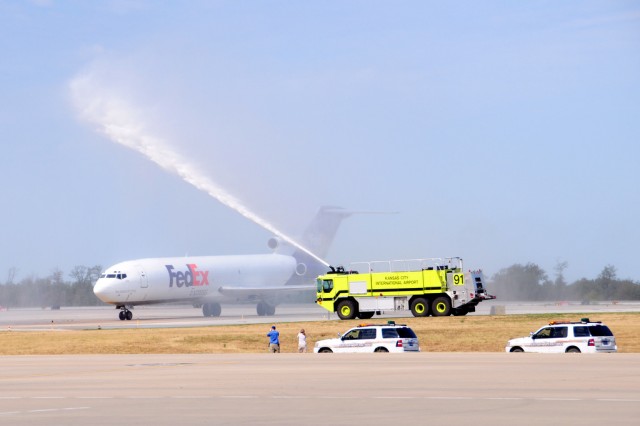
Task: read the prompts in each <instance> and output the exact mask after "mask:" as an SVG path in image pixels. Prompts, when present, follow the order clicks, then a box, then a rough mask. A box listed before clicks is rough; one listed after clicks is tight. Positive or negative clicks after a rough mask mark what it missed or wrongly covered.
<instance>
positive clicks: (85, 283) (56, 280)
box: [0, 265, 104, 308]
mask: <svg viewBox="0 0 640 426" xmlns="http://www.w3.org/2000/svg"><path fill="white" fill-rule="evenodd" d="M101 271H102V266H100V265H96V266H91V267H88V266H76V267H74V268H73V269H72V270H71V272H70V273H69V274H68V279H66V280H65V277H64V273H63V272H62V271H61V270H59V269H55V270H54V271H53V272H52V273H51V274H50V275H48V276H46V277H44V278H39V277H34V276H29V277H27V278H24V279H22V280H20V281H19V282H15V276H16V271H15V269H11V270H9V273H8V274H7V275H8V276H7V280H6V282H5V283H3V284H1V285H0V306H2V307H4V308H11V307H15V308H17V307H20V308H27V307H42V308H46V307H54V308H55V307H60V306H96V305H104V303H103V302H102V301H101V300H99V299H98V298H97V297H96V296H95V294H93V286H94V284H95V283H96V281H97V280H98V277H100V272H101Z"/></svg>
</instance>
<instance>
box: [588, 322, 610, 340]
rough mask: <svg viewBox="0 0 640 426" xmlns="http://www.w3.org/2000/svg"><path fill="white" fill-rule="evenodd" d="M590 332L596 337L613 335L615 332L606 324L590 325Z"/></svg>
mask: <svg viewBox="0 0 640 426" xmlns="http://www.w3.org/2000/svg"><path fill="white" fill-rule="evenodd" d="M589 332H590V333H591V335H592V336H594V337H601V336H613V333H612V332H611V330H609V327H607V326H606V325H590V326H589Z"/></svg>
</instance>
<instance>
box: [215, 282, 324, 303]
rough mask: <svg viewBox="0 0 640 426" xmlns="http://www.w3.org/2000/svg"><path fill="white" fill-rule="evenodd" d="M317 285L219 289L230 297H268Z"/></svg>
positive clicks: (308, 289) (309, 289) (312, 288)
mask: <svg viewBox="0 0 640 426" xmlns="http://www.w3.org/2000/svg"><path fill="white" fill-rule="evenodd" d="M315 289H316V286H315V285H287V286H278V287H254V288H251V287H220V288H219V289H218V291H219V292H220V293H221V294H223V295H225V296H228V297H237V298H242V299H249V300H251V299H266V298H272V297H277V296H282V295H285V294H288V293H299V292H301V291H315Z"/></svg>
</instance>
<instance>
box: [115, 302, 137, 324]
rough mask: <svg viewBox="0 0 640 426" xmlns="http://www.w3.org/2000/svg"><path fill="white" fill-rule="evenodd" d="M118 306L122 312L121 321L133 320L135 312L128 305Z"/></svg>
mask: <svg viewBox="0 0 640 426" xmlns="http://www.w3.org/2000/svg"><path fill="white" fill-rule="evenodd" d="M116 308H120V313H119V314H118V318H120V321H124V320H128V321H131V319H132V318H133V312H131V311H130V310H128V309H127V307H126V306H117V307H116Z"/></svg>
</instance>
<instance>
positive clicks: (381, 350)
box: [374, 346, 389, 352]
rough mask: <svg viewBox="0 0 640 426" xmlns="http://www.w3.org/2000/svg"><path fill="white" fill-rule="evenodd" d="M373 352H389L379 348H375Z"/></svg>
mask: <svg viewBox="0 0 640 426" xmlns="http://www.w3.org/2000/svg"><path fill="white" fill-rule="evenodd" d="M374 352H389V349H387V348H384V347H382V346H380V347H379V348H376V350H375V351H374Z"/></svg>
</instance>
